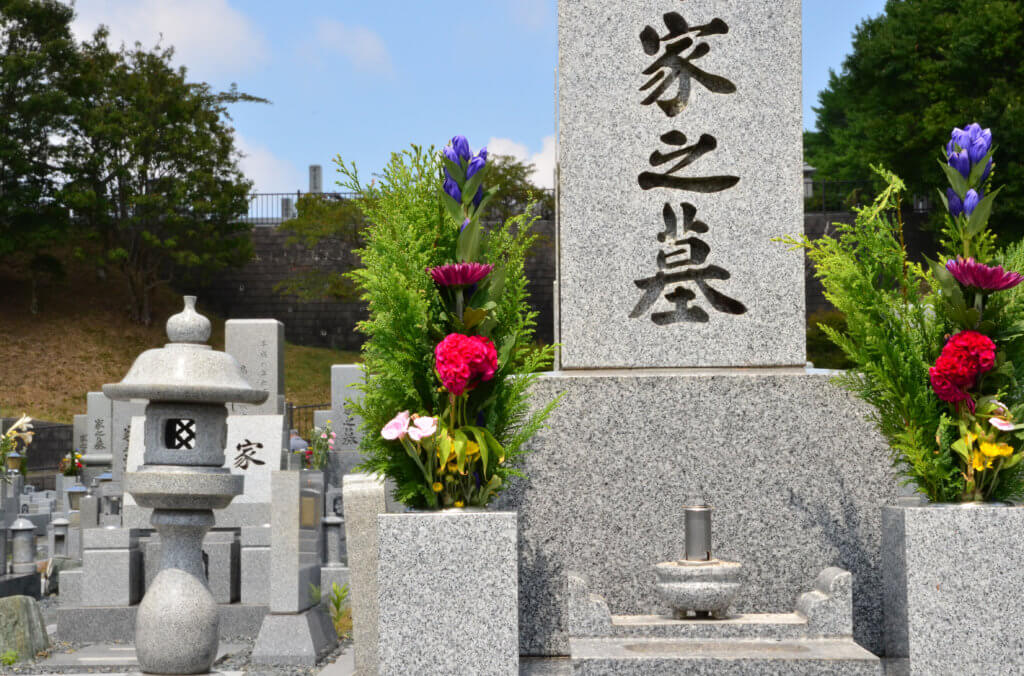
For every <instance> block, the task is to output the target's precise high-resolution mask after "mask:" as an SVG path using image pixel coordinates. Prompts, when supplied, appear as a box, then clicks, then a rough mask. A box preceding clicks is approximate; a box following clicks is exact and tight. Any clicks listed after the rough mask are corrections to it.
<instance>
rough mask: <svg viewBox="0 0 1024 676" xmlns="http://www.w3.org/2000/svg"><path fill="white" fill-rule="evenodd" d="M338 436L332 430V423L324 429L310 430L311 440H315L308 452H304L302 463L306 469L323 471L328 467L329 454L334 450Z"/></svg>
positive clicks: (326, 424) (307, 448) (327, 423)
mask: <svg viewBox="0 0 1024 676" xmlns="http://www.w3.org/2000/svg"><path fill="white" fill-rule="evenodd" d="M337 437H338V435H337V434H335V432H334V431H332V430H331V421H330V420H328V421H327V422H326V423H325V424H324V426H323V427H314V428H313V429H312V430H310V433H309V438H310V439H312V440H313V443H311V444H310V445H309V446H307V447H306V450H304V451H302V462H303V465H304V466H305V467H306V469H323V468H324V467H326V466H327V454H328V453H329V452H330V451H333V450H334V441H335V439H337Z"/></svg>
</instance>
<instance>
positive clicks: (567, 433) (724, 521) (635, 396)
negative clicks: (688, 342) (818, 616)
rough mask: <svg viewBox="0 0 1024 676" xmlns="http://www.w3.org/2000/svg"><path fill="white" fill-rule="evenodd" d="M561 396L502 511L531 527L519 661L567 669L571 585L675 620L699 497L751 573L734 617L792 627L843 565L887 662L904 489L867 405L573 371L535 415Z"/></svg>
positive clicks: (525, 533) (787, 389) (804, 382)
mask: <svg viewBox="0 0 1024 676" xmlns="http://www.w3.org/2000/svg"><path fill="white" fill-rule="evenodd" d="M558 393H564V396H563V399H562V401H561V404H560V405H559V406H558V408H556V409H555V411H554V413H553V414H552V416H551V418H550V419H549V420H548V425H549V428H548V429H545V430H542V431H541V432H540V433H539V434H538V435H537V436H536V437H535V438H534V439H533V440H532V441H531V442H530V443H529V444H528V446H529V448H530V449H531V452H530V453H528V454H527V455H526V456H525V459H524V462H523V465H522V469H523V472H524V473H525V475H526V477H528V478H527V479H520V480H514V481H512V482H511V484H510V487H509V489H508V491H506V493H504V494H503V496H502V498H501V501H500V503H499V506H498V507H499V508H502V507H504V506H506V505H507V506H509V507H510V508H515V509H516V510H518V514H519V575H520V578H519V609H520V621H519V626H520V651H521V653H522V654H524V655H565V654H567V650H568V644H567V636H566V631H565V627H566V587H565V580H566V574H567V572H568V571H577V572H581V573H583V574H584V575H586V578H587V581H588V582H589V584H590V591H591V592H594V593H598V594H601V595H602V596H604V597H605V599H607V601H608V605H609V608H610V610H611V612H612V613H613V614H616V615H622V614H651V613H654V614H658V613H662V612H665V610H666V609H665V608H663V607H661V606H660V604H659V603H658V601H657V597H656V594H655V590H654V581H655V578H654V573H653V570H652V568H651V567H652V565H653V564H655V563H657V562H659V561H668V560H673V559H678V558H680V557H681V556H682V555H683V552H684V544H683V543H684V539H685V529H684V522H683V510H682V507H681V506H682V505H684V504H686V502H685V500H686V499H687V497H688V495H689V494H690V493H691V492H692V491H694V490H697V491H701V492H703V494H704V496H705V497H706V498H707V500H708V502H709V503H710V504H711V505H713V506H714V509H715V512H714V532H713V542H712V546H713V548H714V549H713V553H714V555H715V556H716V557H718V558H721V559H725V560H730V561H737V562H739V563H742V564H743V567H744V570H745V571H746V580H745V585H744V588H743V591H742V592H741V593H740V595H739V597H738V598H737V600H736V603H735V610H736V612H741V613H751V612H758V613H765V612H789V611H791V610H792V609H793V604H794V602H795V600H796V598H797V596H798V595H799V594H801V593H803V592H804V591H807V590H808V589H810V588H811V587H812V584H813V582H814V580H815V578H816V577H817V575H818V574H819V573H820V572H821V571H822V570H823V569H824V568H826V567H829V566H838V567H840V568H843V569H844V570H848V571H850V572H851V573H852V574H853V608H854V638H855V640H856V641H857V642H858V643H860V644H861V645H863V646H865V647H867V648H868V649H869V650H872V651H880V650H881V645H882V639H881V631H880V628H881V623H882V612H881V603H882V598H881V597H882V593H881V575H880V570H879V541H880V535H881V519H880V516H881V510H880V507H881V506H883V505H885V504H893V503H895V502H896V486H897V482H896V480H895V479H894V478H893V477H892V475H891V474H890V471H891V470H890V465H889V460H888V450H887V447H886V445H885V443H884V441H883V440H882V439H881V437H880V436H878V435H877V434H876V432H875V431H874V429H873V427H872V426H871V425H870V424H869V423H868V422H867V421H866V420H865V419H864V418H863V416H864V414H865V413H866V412H867V408H866V406H864V405H862V404H860V403H859V402H858V401H857V400H855V399H854V398H853V397H852V396H850V395H848V394H847V393H845V392H844V391H842V390H840V389H838V388H837V387H835V386H834V385H832V384H831V383H829V381H828V376H825V375H818V374H798V375H761V374H758V373H756V372H755V373H749V372H736V373H733V374H729V375H715V376H697V375H685V374H680V373H663V374H650V375H647V374H628V375H618V374H611V375H605V376H602V375H587V376H584V375H576V374H571V373H565V372H562V373H559V374H554V375H545V376H544V377H542V378H541V379H539V380H538V382H537V383H536V384H535V386H534V387H533V390H532V395H533V397H534V399H533V402H534V404H535V405H537V406H540V405H542V404H544V403H545V402H547V401H550V399H551V398H552V397H554V396H555V395H557V394H558ZM609 493H611V494H613V495H614V498H613V499H610V498H609V497H608V495H609ZM350 546H351V545H350Z"/></svg>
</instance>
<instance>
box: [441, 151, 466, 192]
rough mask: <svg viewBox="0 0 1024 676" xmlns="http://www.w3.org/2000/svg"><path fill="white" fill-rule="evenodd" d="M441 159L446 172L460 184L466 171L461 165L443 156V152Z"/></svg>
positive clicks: (463, 181)
mask: <svg viewBox="0 0 1024 676" xmlns="http://www.w3.org/2000/svg"><path fill="white" fill-rule="evenodd" d="M441 161H442V162H443V163H444V167H445V169H447V170H448V173H449V174H451V176H452V178H453V179H454V180H455V182H456V183H458V184H459V185H462V184H463V183H465V182H466V171H465V170H464V169H463V168H462V166H461V165H459V164H455V163H454V162H452V161H451V160H449V159H448V158H447V157H445V156H444V154H443V153H442V154H441Z"/></svg>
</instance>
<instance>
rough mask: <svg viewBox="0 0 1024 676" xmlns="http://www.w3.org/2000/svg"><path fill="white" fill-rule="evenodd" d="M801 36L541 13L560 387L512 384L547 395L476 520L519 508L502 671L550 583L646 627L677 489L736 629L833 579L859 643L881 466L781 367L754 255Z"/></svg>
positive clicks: (551, 607) (786, 285)
mask: <svg viewBox="0 0 1024 676" xmlns="http://www.w3.org/2000/svg"><path fill="white" fill-rule="evenodd" d="M800 38H801V25H800V2H799V0H778V1H776V2H771V3H765V2H760V1H759V0H688V1H687V2H685V3H684V2H679V1H678V0H631V1H630V2H625V3H624V2H619V1H617V0H577V1H575V2H563V3H559V54H560V56H559V63H560V67H559V83H560V87H559V102H560V103H559V110H560V123H559V133H560V144H559V152H560V159H559V161H560V167H561V172H560V179H559V181H560V182H559V190H560V195H561V200H560V234H559V246H560V251H561V253H560V263H559V266H560V267H559V289H560V292H559V293H560V299H561V310H560V320H559V321H560V327H561V338H560V339H561V342H562V344H563V346H564V348H563V352H562V366H563V368H571V369H575V370H563V371H559V372H555V373H551V374H546V375H545V376H544V377H542V378H541V379H540V380H538V382H537V383H536V384H535V386H534V387H533V389H532V394H533V396H534V397H535V398H534V399H533V404H534V405H535V406H542V405H544V404H546V403H547V402H548V401H550V400H551V399H552V398H553V397H555V396H557V395H558V394H563V395H564V396H563V399H562V401H561V404H560V405H559V407H558V408H557V409H556V410H555V412H554V413H553V415H552V416H551V418H550V419H549V421H548V429H545V430H542V431H541V432H539V433H538V434H537V435H536V437H535V438H534V439H533V440H531V441H530V443H529V444H528V447H529V449H530V450H531V451H532V452H531V453H528V454H527V455H526V456H525V457H524V460H523V466H522V470H523V473H524V474H525V475H526V476H527V477H529V479H528V480H526V481H522V480H519V481H514V482H512V483H511V485H510V488H509V490H508V492H507V493H505V494H504V495H503V497H502V502H501V503H500V504H499V505H498V507H499V508H502V507H504V508H514V509H517V510H518V513H519V533H520V537H519V576H520V577H519V610H520V622H519V626H520V651H521V653H522V654H526V655H565V654H567V653H568V641H567V636H566V622H567V608H566V598H565V596H566V594H565V590H566V576H567V574H568V572H569V571H579V572H581V573H583V574H585V575H586V576H587V578H588V579H589V580H590V583H591V588H592V591H594V592H595V593H598V594H601V595H603V596H605V597H606V598H607V600H608V604H609V606H610V608H611V612H612V613H614V614H645V613H658V612H662V611H663V610H664V609H663V608H661V607H660V603H659V601H658V599H657V598H656V594H655V593H654V589H653V576H652V575H651V566H652V565H653V564H654V563H656V562H658V561H666V560H672V559H676V558H679V557H680V556H681V554H682V543H683V541H684V527H683V519H682V507H681V506H682V505H684V504H687V503H686V500H687V499H688V498H689V497H690V494H691V493H692V492H694V491H701V492H703V494H704V497H705V498H706V499H707V500H708V501H709V502H710V504H712V505H714V506H715V508H716V522H715V523H716V530H715V540H714V545H715V548H716V551H717V553H718V554H719V556H721V557H722V558H724V559H728V560H732V561H739V562H741V563H742V564H743V566H744V569H745V570H746V571H747V575H748V577H747V581H746V585H745V586H744V590H743V592H742V593H741V595H740V596H739V597H738V599H737V604H736V605H737V607H736V610H737V611H739V612H787V611H789V610H790V609H791V607H792V602H793V599H794V598H796V596H797V595H798V594H800V593H801V592H802V591H804V590H806V589H807V588H808V586H809V585H810V584H811V583H812V582H813V580H814V578H815V576H816V575H817V574H818V573H819V572H820V571H821V570H822V569H823V568H826V567H828V566H839V567H842V568H844V569H846V570H849V571H850V572H851V573H852V574H853V579H854V592H853V605H854V635H855V638H856V639H857V641H858V642H859V643H861V644H862V645H864V646H865V647H867V648H869V649H871V650H879V649H880V648H881V640H880V637H881V633H880V625H881V596H880V589H879V577H880V576H879V538H880V530H881V523H880V510H879V507H880V506H881V505H883V504H886V503H888V502H894V501H895V498H896V482H895V481H893V479H892V476H891V473H890V469H889V461H888V452H887V449H886V447H885V444H884V442H883V441H882V439H881V438H880V437H879V436H878V434H877V433H876V431H875V430H874V428H873V426H872V425H871V424H870V423H868V422H867V421H865V420H864V418H863V416H864V413H865V412H866V410H865V408H864V407H863V406H861V405H859V404H858V402H857V401H856V400H855V399H854V398H853V397H851V396H849V395H848V394H847V393H845V392H843V391H841V390H839V389H837V388H836V387H834V386H833V385H831V384H830V382H829V376H828V375H825V374H820V373H817V374H811V373H807V371H806V369H805V368H804V367H803V364H804V363H805V354H804V350H805V345H804V342H805V341H804V304H803V297H804V286H803V258H802V256H801V255H800V254H799V253H796V252H788V251H786V250H785V247H783V246H781V245H779V244H776V243H773V242H772V241H771V240H772V238H774V237H778V236H782V235H785V234H798V233H800V232H802V215H801V209H800V205H801V192H800V190H801V188H800V176H801V137H800V131H801V125H800V122H801V119H800V81H801V72H800V54H801V42H800ZM684 137H685V140H684ZM750 366H758V367H761V368H756V369H751V368H736V367H750ZM623 367H628V368H629V370H626V369H624V368H623ZM584 369H586V370H584ZM854 446H855V448H853V447H854ZM624 463H625V464H624ZM580 468H586V471H580ZM595 533H599V534H600V537H599V538H595V537H594V534H595ZM353 570H354V567H353Z"/></svg>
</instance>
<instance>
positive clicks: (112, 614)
mask: <svg viewBox="0 0 1024 676" xmlns="http://www.w3.org/2000/svg"><path fill="white" fill-rule="evenodd" d="M70 572H74V571H70ZM63 576H64V573H61V577H62V578H63ZM137 610H138V606H137V605H135V606H108V607H105V608H104V607H95V608H86V607H81V606H79V607H67V606H61V607H60V608H59V609H58V610H57V639H58V640H60V641H70V642H72V643H99V642H106V641H125V640H130V639H131V638H132V637H134V636H135V613H136V611H137ZM217 610H218V612H219V613H220V632H219V633H220V638H221V639H222V640H230V639H237V638H238V637H240V636H248V637H254V636H256V635H257V634H258V633H259V631H260V626H261V625H262V623H263V618H264V617H265V616H266V614H267V612H268V610H269V609H268V607H267V606H265V605H248V604H241V603H232V604H225V605H219V606H217Z"/></svg>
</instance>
